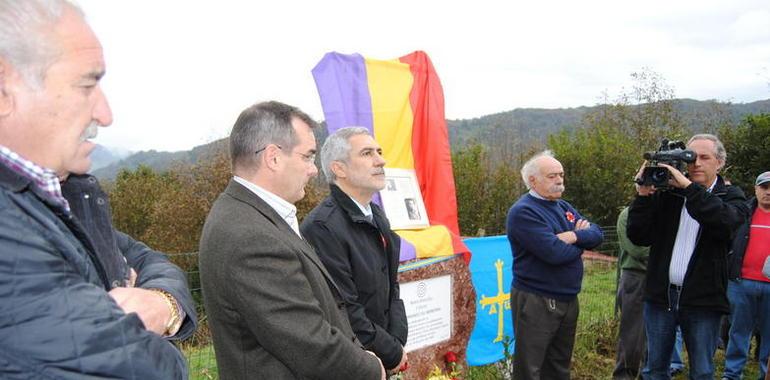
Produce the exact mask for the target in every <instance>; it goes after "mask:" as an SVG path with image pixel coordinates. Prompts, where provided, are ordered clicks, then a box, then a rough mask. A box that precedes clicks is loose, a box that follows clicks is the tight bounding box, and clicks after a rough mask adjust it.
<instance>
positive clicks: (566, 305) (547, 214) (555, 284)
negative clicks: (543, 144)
mask: <svg viewBox="0 0 770 380" xmlns="http://www.w3.org/2000/svg"><path fill="white" fill-rule="evenodd" d="M521 176H522V179H523V180H524V183H525V184H526V185H527V189H529V192H528V193H527V194H524V195H523V196H522V197H521V198H519V200H518V201H517V202H516V203H515V204H514V205H513V207H511V209H510V211H508V220H507V223H506V230H507V233H508V240H509V241H510V244H511V250H512V251H513V255H514V259H513V271H514V277H513V286H512V289H511V309H512V311H513V324H514V332H515V333H516V343H515V345H516V347H515V351H514V352H515V354H514V358H513V378H514V379H517V380H522V379H547V380H552V379H553V380H558V379H569V378H570V362H571V359H572V349H573V346H574V343H575V329H576V327H577V317H578V312H579V306H578V299H577V295H578V293H579V292H580V286H581V282H582V279H583V261H582V254H583V252H585V250H588V249H592V248H594V247H596V246H598V245H599V244H601V242H602V240H603V238H604V236H603V234H602V231H601V229H600V228H599V227H598V226H597V225H595V224H593V223H590V222H589V221H588V220H586V219H584V218H583V217H582V216H581V215H580V213H579V212H578V211H577V210H576V209H575V208H574V207H572V205H570V204H569V203H568V202H567V201H565V200H563V199H561V196H562V193H563V192H564V169H563V168H562V165H561V163H560V162H559V161H558V160H556V158H554V157H553V153H551V151H544V152H542V153H539V154H536V155H535V156H534V157H532V158H531V159H529V161H527V162H526V163H525V164H524V166H523V167H522V169H521Z"/></svg>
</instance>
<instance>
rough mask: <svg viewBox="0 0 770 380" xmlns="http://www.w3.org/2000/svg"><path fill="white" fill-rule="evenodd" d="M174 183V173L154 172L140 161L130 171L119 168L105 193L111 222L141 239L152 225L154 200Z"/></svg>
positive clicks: (173, 187)
mask: <svg viewBox="0 0 770 380" xmlns="http://www.w3.org/2000/svg"><path fill="white" fill-rule="evenodd" d="M178 186H179V183H178V182H177V180H176V178H175V176H174V175H172V174H168V173H166V174H159V173H156V172H155V171H153V170H152V168H150V167H148V166H144V165H140V166H139V167H137V168H136V170H133V171H131V170H128V169H123V170H121V171H120V173H118V176H117V178H116V179H115V184H114V185H113V186H112V189H111V191H110V193H109V194H110V202H111V206H112V222H113V225H114V226H115V228H117V229H118V230H120V231H123V232H125V233H127V234H129V235H131V236H133V237H135V238H137V239H143V238H144V235H145V232H146V231H147V229H148V228H150V226H151V225H152V220H151V215H152V211H153V207H154V206H155V203H156V202H157V201H158V199H160V198H161V197H162V196H163V195H164V194H166V193H168V192H169V191H171V190H173V189H175V188H177V187H178Z"/></svg>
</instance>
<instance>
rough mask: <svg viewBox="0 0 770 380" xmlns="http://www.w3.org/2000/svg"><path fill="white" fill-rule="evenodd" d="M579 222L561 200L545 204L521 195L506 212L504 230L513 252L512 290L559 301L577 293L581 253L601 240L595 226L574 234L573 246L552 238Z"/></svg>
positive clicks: (578, 290) (581, 272)
mask: <svg viewBox="0 0 770 380" xmlns="http://www.w3.org/2000/svg"><path fill="white" fill-rule="evenodd" d="M580 219H583V217H582V216H580V214H579V213H578V212H577V210H575V208H574V207H572V205H570V204H569V203H568V202H566V201H564V200H561V199H559V200H557V201H548V200H543V199H538V198H535V197H533V196H532V195H530V194H525V195H523V196H522V197H521V198H519V200H518V201H517V202H516V203H515V204H514V205H513V207H511V209H510V210H509V211H508V220H507V223H506V230H507V233H508V241H509V242H510V243H511V250H512V251H513V271H514V277H513V287H514V288H516V289H518V290H522V291H526V292H530V293H535V294H538V295H541V296H545V297H549V298H554V299H557V300H561V301H570V300H572V299H574V298H575V297H576V296H577V294H578V293H579V292H580V285H581V281H582V279H583V261H582V259H581V255H582V254H583V250H584V249H591V248H594V247H596V246H598V245H599V244H601V242H602V240H603V239H604V236H603V234H602V231H601V229H600V228H599V227H598V226H597V225H595V224H593V223H592V224H591V226H590V227H589V228H587V229H583V230H578V231H574V232H575V235H577V242H576V243H575V244H567V243H564V242H563V241H561V240H559V238H558V237H557V236H556V235H557V234H559V233H562V232H565V231H573V230H574V229H575V223H577V221H578V220H580Z"/></svg>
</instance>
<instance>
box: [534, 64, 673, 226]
mask: <svg viewBox="0 0 770 380" xmlns="http://www.w3.org/2000/svg"><path fill="white" fill-rule="evenodd" d="M631 77H632V79H633V80H634V85H633V87H632V90H631V91H630V92H624V93H622V94H621V95H620V96H619V97H618V100H617V101H616V102H615V103H614V104H602V105H600V106H599V107H597V109H596V110H595V111H593V112H591V113H588V114H587V115H586V116H585V117H584V118H583V120H582V122H581V124H582V125H580V126H579V128H574V129H573V130H572V131H566V130H565V131H562V132H561V133H557V134H554V135H551V136H550V137H549V138H548V146H549V147H550V148H551V149H552V150H553V151H554V153H555V154H556V158H557V159H558V160H559V161H560V162H561V163H562V165H563V166H564V170H565V177H566V180H565V182H566V188H567V190H566V192H565V198H566V199H567V200H569V201H570V202H571V203H572V204H573V205H574V206H575V207H576V208H577V209H578V210H580V211H581V212H582V213H583V214H585V216H586V217H588V218H589V219H590V220H591V221H592V222H595V223H599V224H602V225H613V224H614V223H615V220H616V218H617V214H618V212H619V209H620V208H621V206H623V205H625V204H627V203H628V201H629V200H630V199H631V196H632V195H633V192H634V187H633V183H632V179H633V176H634V174H635V173H636V172H637V170H638V169H639V166H640V165H641V163H642V161H643V159H642V154H643V153H644V152H645V151H649V150H654V149H655V148H657V147H658V146H659V143H660V139H661V138H663V137H667V138H669V139H671V140H674V139H680V140H681V139H683V138H684V137H686V135H687V131H686V128H685V126H684V124H683V123H682V120H681V117H679V115H678V114H677V113H676V110H675V109H674V106H673V100H674V91H673V89H671V88H670V87H668V86H667V85H666V84H665V82H664V81H663V79H662V78H661V77H660V75H658V74H656V73H654V72H652V71H650V70H649V69H644V70H643V71H642V72H640V73H633V74H631Z"/></svg>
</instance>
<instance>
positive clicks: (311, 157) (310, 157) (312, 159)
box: [254, 144, 316, 163]
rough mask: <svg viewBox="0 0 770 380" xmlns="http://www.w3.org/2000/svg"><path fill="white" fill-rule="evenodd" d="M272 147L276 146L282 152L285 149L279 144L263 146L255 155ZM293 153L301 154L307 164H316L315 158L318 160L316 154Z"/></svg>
mask: <svg viewBox="0 0 770 380" xmlns="http://www.w3.org/2000/svg"><path fill="white" fill-rule="evenodd" d="M270 145H275V146H277V147H278V149H280V150H283V147H282V146H280V145H278V144H267V145H265V146H263V147H262V148H259V149H257V151H256V152H254V154H260V153H262V152H263V151H265V149H267V147H269V146H270ZM291 153H297V154H299V155H300V156H301V157H302V160H303V161H305V162H307V163H311V162H312V163H315V158H316V154H315V153H312V154H305V153H302V152H295V151H293V150H292V151H291Z"/></svg>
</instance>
